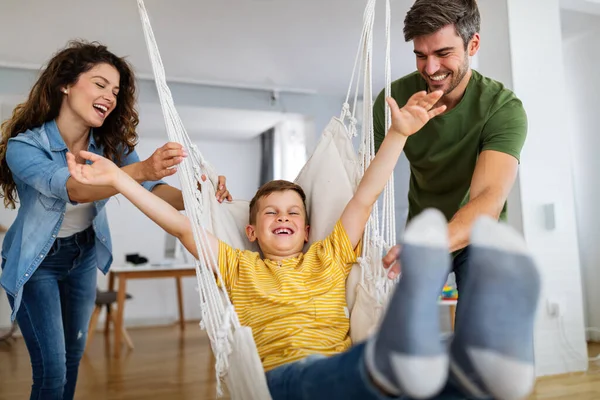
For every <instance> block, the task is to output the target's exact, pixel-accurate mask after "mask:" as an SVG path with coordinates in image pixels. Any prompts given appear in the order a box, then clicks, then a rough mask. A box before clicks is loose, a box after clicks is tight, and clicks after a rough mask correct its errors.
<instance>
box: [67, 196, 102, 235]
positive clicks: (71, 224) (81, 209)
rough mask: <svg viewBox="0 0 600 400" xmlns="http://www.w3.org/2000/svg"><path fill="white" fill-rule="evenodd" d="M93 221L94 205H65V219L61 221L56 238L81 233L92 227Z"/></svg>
mask: <svg viewBox="0 0 600 400" xmlns="http://www.w3.org/2000/svg"><path fill="white" fill-rule="evenodd" d="M93 220H94V203H93V202H90V203H83V204H77V205H76V206H74V205H72V204H71V203H67V210H66V211H65V218H64V219H63V223H62V226H61V227H60V231H58V237H59V238H62V237H67V236H71V235H74V234H76V233H77V232H81V231H83V230H85V229H87V228H89V227H90V225H92V221H93Z"/></svg>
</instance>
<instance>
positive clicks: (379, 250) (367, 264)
mask: <svg viewBox="0 0 600 400" xmlns="http://www.w3.org/2000/svg"><path fill="white" fill-rule="evenodd" d="M375 3H376V1H374V0H370V1H369V2H368V3H367V7H366V9H365V13H364V18H363V30H362V32H361V40H360V43H359V49H358V52H357V56H356V59H355V63H354V67H353V71H352V77H351V79H350V86H349V88H348V92H347V95H346V101H345V103H344V105H343V109H342V118H341V119H342V122H343V121H344V119H345V118H347V119H348V120H349V126H348V132H349V135H350V136H351V137H353V136H355V135H356V128H355V125H356V118H354V116H355V115H356V112H357V110H356V107H357V103H358V97H359V87H360V79H357V82H356V89H355V92H354V105H353V107H352V111H350V104H349V99H350V94H351V93H352V87H353V85H354V81H355V75H356V71H357V70H358V71H359V73H358V75H359V77H361V76H362V77H363V82H362V84H363V90H362V91H363V93H362V95H363V96H362V97H363V109H362V110H359V112H362V115H363V118H362V120H363V124H362V135H361V141H360V147H359V156H360V162H361V172H362V174H364V172H365V171H366V169H367V168H368V166H369V164H370V163H371V161H372V160H373V158H374V157H375V141H374V126H373V113H372V110H373V93H372V81H373V80H372V62H373V28H374V24H375ZM385 6H386V10H385V40H386V46H385V89H384V95H385V97H386V98H387V97H389V96H391V5H390V0H386V2H385ZM363 71H364V72H363ZM384 110H385V111H384V113H385V114H384V115H385V132H384V133H385V134H387V131H388V130H389V128H390V126H391V112H390V108H389V107H388V106H387V104H386V103H384ZM381 201H382V204H381V214H380V204H379V201H378V202H376V203H375V204H374V205H373V208H372V211H371V216H370V218H369V220H368V222H367V225H366V227H365V232H364V234H363V243H364V244H365V247H364V249H363V253H364V254H363V257H361V262H360V265H361V272H362V276H361V278H362V279H361V282H362V283H363V286H364V287H366V288H367V290H368V291H369V292H370V294H371V295H372V296H373V297H374V298H376V299H377V300H378V301H379V302H380V303H383V302H384V301H385V300H386V298H387V296H388V295H389V293H390V292H391V289H392V287H393V284H394V283H395V281H390V280H389V279H388V278H387V275H386V271H385V270H384V269H383V265H382V264H381V257H382V256H383V254H385V253H386V252H387V251H388V250H389V249H390V248H391V247H392V246H393V245H394V244H395V243H396V229H395V227H396V220H395V193H394V174H393V173H392V175H391V177H390V179H389V180H388V182H387V184H386V186H385V188H384V191H383V196H382V200H381Z"/></svg>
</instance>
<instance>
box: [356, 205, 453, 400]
mask: <svg viewBox="0 0 600 400" xmlns="http://www.w3.org/2000/svg"><path fill="white" fill-rule="evenodd" d="M403 242H404V243H403V244H402V251H401V253H400V264H401V266H402V271H401V272H402V276H401V278H400V282H399V283H398V286H397V288H396V290H395V292H394V294H393V296H392V298H391V299H390V302H389V305H388V309H387V312H386V315H385V316H384V318H383V321H382V323H381V327H380V330H379V333H378V334H377V335H376V337H374V338H373V339H372V340H370V341H369V343H368V345H367V349H366V361H367V366H368V370H369V371H370V373H371V374H372V376H373V379H374V380H375V381H376V382H377V384H378V385H379V386H381V387H383V388H384V389H385V390H386V391H387V392H388V393H391V394H394V395H401V394H403V395H406V396H410V397H414V398H431V397H432V396H434V395H436V394H438V393H439V392H440V391H441V390H442V389H443V388H444V386H445V385H446V381H447V378H448V362H449V361H448V350H447V346H446V345H444V343H442V342H441V341H440V326H439V310H438V305H437V301H438V297H439V295H440V293H441V290H442V287H443V286H444V283H445V282H446V280H447V277H448V272H449V270H450V254H449V252H448V226H447V223H446V219H445V217H444V215H443V214H442V213H441V212H439V211H437V210H432V209H431V210H426V211H424V212H423V213H421V214H420V215H418V216H417V217H416V218H414V219H413V220H412V221H411V222H410V223H409V224H408V225H407V228H406V231H405V233H404V239H403Z"/></svg>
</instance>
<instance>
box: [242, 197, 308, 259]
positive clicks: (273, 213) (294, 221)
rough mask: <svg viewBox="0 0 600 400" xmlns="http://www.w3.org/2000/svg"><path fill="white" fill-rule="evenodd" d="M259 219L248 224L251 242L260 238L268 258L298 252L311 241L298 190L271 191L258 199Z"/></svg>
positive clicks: (296, 254) (281, 256)
mask: <svg viewBox="0 0 600 400" xmlns="http://www.w3.org/2000/svg"><path fill="white" fill-rule="evenodd" d="M257 208H258V210H257V215H256V218H255V223H254V224H250V225H248V226H247V227H246V235H247V236H248V239H249V240H250V241H251V242H254V241H258V245H259V246H260V249H261V250H262V252H263V254H264V256H265V258H267V259H271V260H279V259H283V258H290V257H295V256H298V255H299V254H300V253H302V249H303V248H304V244H305V243H306V242H308V232H309V226H308V225H307V223H306V220H307V218H306V209H305V208H304V203H303V201H302V198H301V197H300V195H299V194H298V193H297V192H296V191H294V190H283V191H276V192H273V193H270V194H268V195H266V196H264V197H261V198H260V199H259V200H258V207H257Z"/></svg>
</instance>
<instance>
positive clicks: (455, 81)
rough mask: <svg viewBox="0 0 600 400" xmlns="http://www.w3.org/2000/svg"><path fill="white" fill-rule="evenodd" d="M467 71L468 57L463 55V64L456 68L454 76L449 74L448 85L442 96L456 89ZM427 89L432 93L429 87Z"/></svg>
mask: <svg viewBox="0 0 600 400" xmlns="http://www.w3.org/2000/svg"><path fill="white" fill-rule="evenodd" d="M468 71H469V56H468V55H467V54H466V53H465V60H464V63H463V64H462V65H461V66H460V67H459V68H458V71H456V74H455V73H454V72H452V73H451V81H450V85H449V86H448V89H447V90H445V91H444V96H447V95H449V94H450V93H451V92H452V91H453V90H454V89H456V87H457V86H458V85H460V82H461V81H462V80H463V78H464V77H465V75H467V72H468ZM428 89H429V91H430V92H431V91H432V89H431V87H428Z"/></svg>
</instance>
